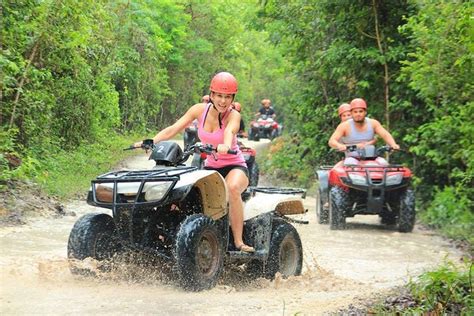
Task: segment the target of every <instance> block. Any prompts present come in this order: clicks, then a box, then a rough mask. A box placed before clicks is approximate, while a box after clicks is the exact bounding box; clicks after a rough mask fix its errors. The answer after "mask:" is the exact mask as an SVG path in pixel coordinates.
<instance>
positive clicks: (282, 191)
mask: <svg viewBox="0 0 474 316" xmlns="http://www.w3.org/2000/svg"><path fill="white" fill-rule="evenodd" d="M248 190H249V191H250V192H251V193H256V192H259V193H264V194H288V195H296V194H301V197H302V198H303V199H304V198H305V197H306V190H305V189H300V188H280V187H249V188H248Z"/></svg>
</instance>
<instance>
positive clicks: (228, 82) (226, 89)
mask: <svg viewBox="0 0 474 316" xmlns="http://www.w3.org/2000/svg"><path fill="white" fill-rule="evenodd" d="M237 86H238V84H237V79H235V77H234V76H233V75H232V74H230V73H228V72H219V73H218V74H217V75H215V76H214V78H212V80H211V86H210V90H211V91H212V92H218V93H226V94H236V93H237Z"/></svg>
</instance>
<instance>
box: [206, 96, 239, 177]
mask: <svg viewBox="0 0 474 316" xmlns="http://www.w3.org/2000/svg"><path fill="white" fill-rule="evenodd" d="M211 106H212V103H208V104H207V106H206V109H205V111H204V113H202V116H201V117H200V119H199V128H198V136H199V139H200V140H201V142H202V143H203V144H210V145H212V146H213V147H214V148H217V145H219V144H223V143H224V130H225V127H226V125H224V124H222V126H221V127H220V128H219V129H218V130H217V131H215V132H213V133H210V132H206V131H205V130H204V124H205V122H206V117H207V113H208V112H209V109H210V107H211ZM231 149H232V150H236V151H237V154H236V155H231V154H219V153H217V154H216V157H217V160H215V159H214V158H213V157H212V156H211V155H209V156H208V157H207V159H206V161H205V166H206V167H210V168H216V169H217V168H223V167H227V166H242V167H246V168H247V164H246V163H245V159H244V155H243V154H242V152H241V151H240V148H239V146H238V145H237V136H234V139H232V146H231Z"/></svg>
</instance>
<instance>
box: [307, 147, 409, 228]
mask: <svg viewBox="0 0 474 316" xmlns="http://www.w3.org/2000/svg"><path fill="white" fill-rule="evenodd" d="M347 151H349V152H354V151H357V152H358V153H359V159H360V160H358V163H357V164H354V165H348V164H344V161H340V162H338V163H337V164H336V165H335V166H334V167H332V168H331V167H329V168H328V167H322V168H321V169H320V170H318V171H317V178H318V181H319V190H318V194H317V197H316V216H317V218H318V223H320V224H327V223H329V226H330V228H331V229H344V228H345V227H346V217H354V215H357V214H378V215H379V216H380V217H381V220H382V223H383V224H387V225H394V224H397V226H398V231H400V232H411V231H412V230H413V226H414V225H415V194H414V191H413V189H412V188H411V186H410V183H411V178H412V173H411V171H410V169H408V168H407V167H404V166H402V165H391V164H388V163H387V162H386V161H385V160H384V159H381V156H382V154H384V153H385V152H390V151H392V148H391V147H390V146H382V147H380V148H378V149H377V150H376V149H375V147H374V146H372V145H370V146H366V147H365V148H363V149H357V147H356V146H349V147H348V149H347ZM378 157H380V158H378ZM356 160H357V159H356Z"/></svg>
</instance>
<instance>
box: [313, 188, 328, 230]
mask: <svg viewBox="0 0 474 316" xmlns="http://www.w3.org/2000/svg"><path fill="white" fill-rule="evenodd" d="M316 218H317V219H318V224H327V223H329V211H328V209H325V208H324V205H323V200H322V199H321V192H320V191H319V189H318V190H316Z"/></svg>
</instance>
